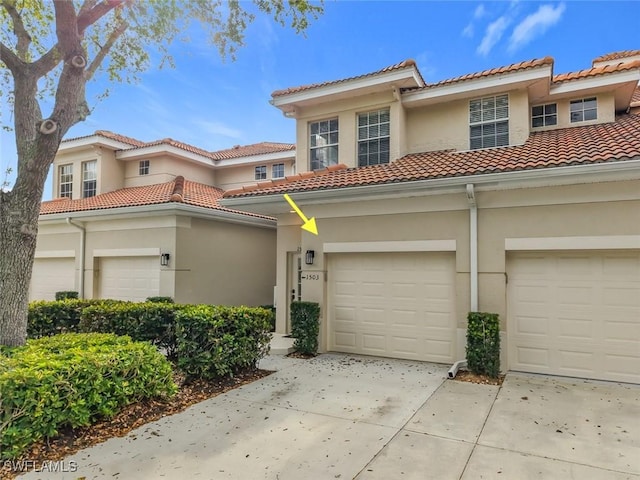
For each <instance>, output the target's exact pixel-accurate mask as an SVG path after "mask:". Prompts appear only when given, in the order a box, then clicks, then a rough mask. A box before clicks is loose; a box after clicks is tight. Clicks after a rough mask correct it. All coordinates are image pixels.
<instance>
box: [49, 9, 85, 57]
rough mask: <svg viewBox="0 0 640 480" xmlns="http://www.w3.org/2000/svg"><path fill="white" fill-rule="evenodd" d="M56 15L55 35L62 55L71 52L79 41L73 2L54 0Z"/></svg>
mask: <svg viewBox="0 0 640 480" xmlns="http://www.w3.org/2000/svg"><path fill="white" fill-rule="evenodd" d="M53 5H54V7H55V15H56V36H57V37H58V45H59V48H60V49H61V50H62V54H63V56H64V57H66V56H67V55H69V54H70V53H72V52H73V51H74V50H75V49H76V47H77V46H78V43H79V41H80V35H79V32H78V25H77V20H78V17H77V16H76V9H75V7H74V6H73V2H69V1H68V0H54V1H53Z"/></svg>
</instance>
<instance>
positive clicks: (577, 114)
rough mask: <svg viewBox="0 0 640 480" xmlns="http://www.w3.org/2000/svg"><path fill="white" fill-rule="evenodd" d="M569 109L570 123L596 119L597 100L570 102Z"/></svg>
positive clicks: (588, 99)
mask: <svg viewBox="0 0 640 480" xmlns="http://www.w3.org/2000/svg"><path fill="white" fill-rule="evenodd" d="M569 107H570V108H569V110H570V114H571V123H575V122H585V121H587V120H595V119H596V118H598V100H597V99H596V97H590V98H581V99H580V100H571V102H570V104H569Z"/></svg>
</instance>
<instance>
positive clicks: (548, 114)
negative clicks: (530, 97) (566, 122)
mask: <svg viewBox="0 0 640 480" xmlns="http://www.w3.org/2000/svg"><path fill="white" fill-rule="evenodd" d="M557 124H558V105H557V104H555V103H548V104H547V105H538V106H536V107H531V126H532V127H533V128H535V127H548V126H550V125H557Z"/></svg>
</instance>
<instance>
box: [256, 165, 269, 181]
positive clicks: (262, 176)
mask: <svg viewBox="0 0 640 480" xmlns="http://www.w3.org/2000/svg"><path fill="white" fill-rule="evenodd" d="M266 178H267V166H266V165H260V166H259V167H256V180H266Z"/></svg>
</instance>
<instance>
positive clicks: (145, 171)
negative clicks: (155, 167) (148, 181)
mask: <svg viewBox="0 0 640 480" xmlns="http://www.w3.org/2000/svg"><path fill="white" fill-rule="evenodd" d="M138 175H149V160H140V164H139V165H138Z"/></svg>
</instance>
